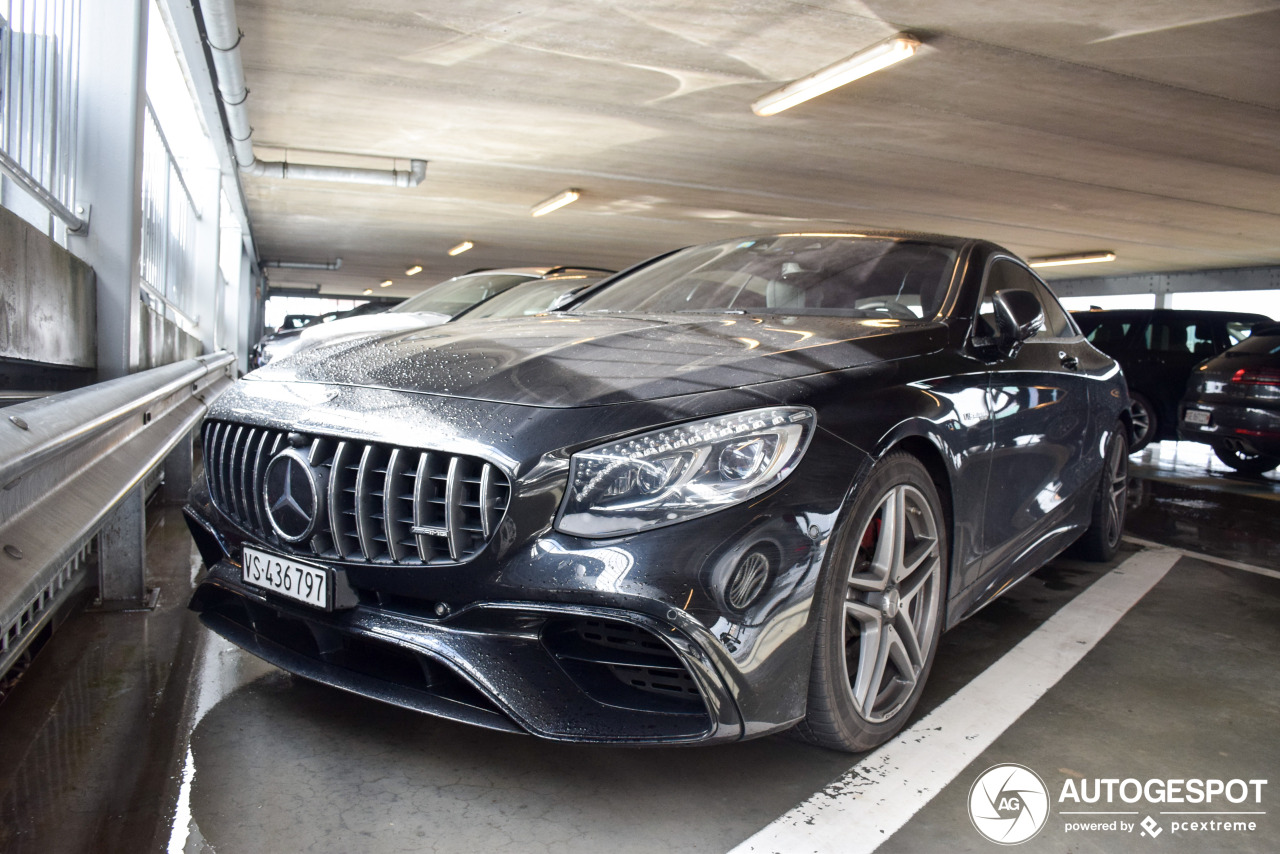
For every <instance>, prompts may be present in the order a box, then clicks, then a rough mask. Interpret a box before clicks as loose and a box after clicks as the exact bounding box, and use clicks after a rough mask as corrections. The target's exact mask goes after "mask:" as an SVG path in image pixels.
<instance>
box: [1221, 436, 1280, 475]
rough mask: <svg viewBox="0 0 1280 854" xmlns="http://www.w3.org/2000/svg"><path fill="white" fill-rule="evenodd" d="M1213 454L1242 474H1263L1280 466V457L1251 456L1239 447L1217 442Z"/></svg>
mask: <svg viewBox="0 0 1280 854" xmlns="http://www.w3.org/2000/svg"><path fill="white" fill-rule="evenodd" d="M1213 452H1214V453H1215V454H1217V456H1218V459H1220V460H1222V461H1223V462H1224V463H1226V464H1227V465H1229V466H1231V468H1233V469H1235V470H1236V471H1238V472H1241V473H1242V474H1262V473H1263V472H1268V471H1271V470H1272V469H1274V468H1276V467H1277V466H1280V457H1273V456H1271V455H1270V454H1251V453H1249V452H1248V451H1246V450H1244V449H1243V448H1241V447H1239V446H1238V445H1229V444H1226V443H1224V442H1215V443H1214V445H1213Z"/></svg>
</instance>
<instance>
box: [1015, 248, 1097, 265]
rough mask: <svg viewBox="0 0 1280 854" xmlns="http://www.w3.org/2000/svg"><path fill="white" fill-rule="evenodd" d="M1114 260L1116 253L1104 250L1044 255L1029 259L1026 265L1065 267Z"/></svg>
mask: <svg viewBox="0 0 1280 854" xmlns="http://www.w3.org/2000/svg"><path fill="white" fill-rule="evenodd" d="M1114 260H1116V253H1114V252H1112V251H1110V250H1106V251H1104V252H1077V253H1076V254H1074V255H1044V256H1042V257H1040V258H1031V259H1029V260H1028V261H1027V263H1028V264H1030V265H1031V266H1032V267H1065V266H1067V265H1068V264H1101V263H1102V262H1104V261H1114Z"/></svg>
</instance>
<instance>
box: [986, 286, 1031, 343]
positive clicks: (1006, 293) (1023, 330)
mask: <svg viewBox="0 0 1280 854" xmlns="http://www.w3.org/2000/svg"><path fill="white" fill-rule="evenodd" d="M992 303H994V305H995V309H996V325H997V326H999V327H1000V338H1001V340H1002V341H1003V342H1004V343H1005V344H1006V346H1008V347H1009V348H1010V351H1011V352H1017V350H1018V348H1019V347H1020V346H1021V345H1022V342H1023V341H1026V340H1027V339H1028V338H1030V337H1031V336H1032V335H1035V334H1036V333H1037V332H1039V331H1040V330H1041V329H1044V308H1042V307H1041V305H1040V300H1039V299H1037V298H1036V295H1035V294H1033V293H1032V292H1031V291H1023V290H1018V289H1015V288H1010V289H1009V290H1003V291H996V293H995V296H994V297H993V298H992Z"/></svg>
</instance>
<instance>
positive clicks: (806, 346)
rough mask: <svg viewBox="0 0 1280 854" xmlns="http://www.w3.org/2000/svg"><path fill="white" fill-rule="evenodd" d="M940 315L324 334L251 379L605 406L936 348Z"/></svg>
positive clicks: (594, 320) (506, 324)
mask: <svg viewBox="0 0 1280 854" xmlns="http://www.w3.org/2000/svg"><path fill="white" fill-rule="evenodd" d="M945 338H946V328H945V326H943V325H942V324H940V323H926V322H923V321H902V320H890V319H876V320H858V319H850V318H832V317H808V316H796V317H783V316H771V317H768V318H760V317H752V316H746V315H696V316H689V315H664V316H652V315H646V316H634V315H569V314H562V315H546V316H542V317H534V318H527V319H524V318H521V319H494V320H477V321H466V320H462V321H458V322H455V323H450V324H445V325H442V326H438V327H433V328H416V329H408V330H406V329H400V330H384V331H382V332H380V333H377V334H372V335H370V334H365V335H362V336H360V337H358V338H354V339H352V338H348V339H347V340H338V341H334V340H330V341H327V342H324V343H323V344H321V345H319V346H316V347H312V348H310V349H308V350H306V351H304V352H301V353H298V354H297V355H295V356H293V357H291V358H289V359H285V360H282V361H278V362H273V363H271V364H270V365H268V366H267V367H265V368H262V369H260V370H258V371H256V372H254V373H253V374H252V375H251V376H250V379H253V380H258V381H275V382H308V383H327V384H334V385H352V386H364V387H371V388H385V389H391V390H395V391H407V392H417V393H423V394H434V395H445V396H450V397H460V398H467V399H472V400H484V401H492V402H500V403H512V404H523V405H530V406H552V407H569V406H603V405H609V404H616V403H624V402H628V401H635V400H657V399H661V398H666V397H674V396H677V395H684V394H693V393H697V392H705V391H713V390H719V389H727V388H738V387H742V386H749V385H756V384H759V383H766V382H773V381H777V380H788V379H796V378H799V377H804V376H810V375H813V374H820V373H827V372H830V371H839V370H847V369H849V368H855V367H859V366H863V365H869V364H873V363H876V362H884V361H890V360H894V359H898V358H902V357H904V356H908V355H917V354H922V353H927V352H931V351H933V350H936V349H938V348H939V347H941V346H942V345H943V343H944V341H945Z"/></svg>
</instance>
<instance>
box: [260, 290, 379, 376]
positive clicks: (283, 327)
mask: <svg viewBox="0 0 1280 854" xmlns="http://www.w3.org/2000/svg"><path fill="white" fill-rule="evenodd" d="M388 308H390V305H388V304H386V303H376V302H367V303H365V304H364V305H358V306H356V307H355V308H350V309H347V310H346V311H328V312H325V313H324V314H318V315H311V314H290V315H286V316H285V319H284V323H282V324H280V326H278V327H277V328H276V329H274V330H272V331H271V332H268V333H267V334H266V335H263V336H262V338H261V339H259V341H258V343H257V344H255V345H254V346H253V349H251V350H250V351H249V369H250V370H253V369H255V368H260V367H262V366H263V365H265V364H267V362H270V361H271V360H272V359H274V358H276V357H277V356H281V355H285V354H288V353H290V352H292V351H293V350H294V349H295V348H296V347H297V346H298V341H300V340H301V339H302V335H303V332H304V331H305V330H307V329H314V328H315V327H316V326H319V325H322V324H327V323H332V322H334V321H336V320H345V319H347V318H349V317H363V316H364V315H368V314H377V313H378V312H381V311H386V310H387V309H388Z"/></svg>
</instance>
